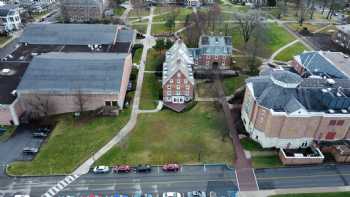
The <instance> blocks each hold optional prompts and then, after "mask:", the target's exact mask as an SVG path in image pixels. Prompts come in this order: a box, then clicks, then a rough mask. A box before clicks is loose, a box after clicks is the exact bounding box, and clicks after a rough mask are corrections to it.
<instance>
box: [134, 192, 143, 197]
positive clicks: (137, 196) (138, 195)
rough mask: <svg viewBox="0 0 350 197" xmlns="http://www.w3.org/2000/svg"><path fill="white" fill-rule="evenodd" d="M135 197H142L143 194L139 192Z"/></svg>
mask: <svg viewBox="0 0 350 197" xmlns="http://www.w3.org/2000/svg"><path fill="white" fill-rule="evenodd" d="M133 197H142V193H141V192H139V191H137V192H135V194H134V195H133Z"/></svg>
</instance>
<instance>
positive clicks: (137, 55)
mask: <svg viewBox="0 0 350 197" xmlns="http://www.w3.org/2000/svg"><path fill="white" fill-rule="evenodd" d="M142 51H143V48H138V49H136V50H135V52H134V56H133V57H132V62H133V63H136V64H139V63H140V61H141V56H142Z"/></svg>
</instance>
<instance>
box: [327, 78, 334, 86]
mask: <svg viewBox="0 0 350 197" xmlns="http://www.w3.org/2000/svg"><path fill="white" fill-rule="evenodd" d="M327 83H328V84H329V85H334V84H335V81H334V79H327Z"/></svg>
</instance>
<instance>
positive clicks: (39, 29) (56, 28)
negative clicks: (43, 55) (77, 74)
mask: <svg viewBox="0 0 350 197" xmlns="http://www.w3.org/2000/svg"><path fill="white" fill-rule="evenodd" d="M97 30H98V31H97ZM135 39H136V33H135V31H134V30H132V29H128V28H123V27H122V26H119V25H103V24H31V25H28V26H27V27H26V28H25V29H24V32H23V35H22V37H21V38H20V39H19V43H23V44H24V45H46V46H47V48H49V47H52V46H53V45H58V46H62V48H61V51H66V50H67V52H69V51H73V52H89V51H94V52H120V53H130V52H131V48H132V46H133V44H134V42H135ZM69 48H73V49H69Z"/></svg>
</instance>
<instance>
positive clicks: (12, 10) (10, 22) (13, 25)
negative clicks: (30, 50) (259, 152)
mask: <svg viewBox="0 0 350 197" xmlns="http://www.w3.org/2000/svg"><path fill="white" fill-rule="evenodd" d="M0 20H1V21H2V25H3V26H4V29H5V31H7V32H11V31H16V30H19V29H20V28H21V27H22V22H21V17H20V13H19V9H18V7H16V6H13V5H4V6H1V7H0Z"/></svg>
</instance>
